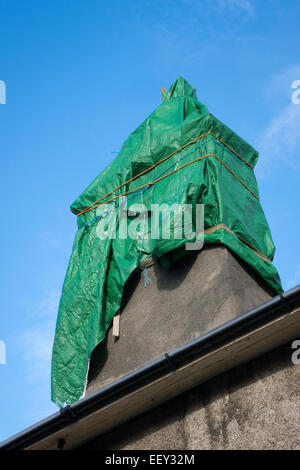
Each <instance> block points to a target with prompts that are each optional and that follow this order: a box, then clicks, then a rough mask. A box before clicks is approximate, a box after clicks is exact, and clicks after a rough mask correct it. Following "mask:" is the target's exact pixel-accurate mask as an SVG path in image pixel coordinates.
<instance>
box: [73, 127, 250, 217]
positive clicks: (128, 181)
mask: <svg viewBox="0 0 300 470" xmlns="http://www.w3.org/2000/svg"><path fill="white" fill-rule="evenodd" d="M206 135H212V136H213V137H215V138H216V139H217V140H218V141H219V142H221V143H222V144H223V145H225V147H227V148H228V149H229V150H230V151H231V152H232V153H233V154H234V155H236V156H237V157H238V158H239V159H240V160H242V161H243V162H244V163H246V165H248V166H249V167H250V168H251V169H252V170H253V167H252V166H251V165H250V163H248V162H247V161H246V160H245V159H244V158H243V157H241V156H240V155H239V154H238V153H237V152H235V151H234V150H233V149H232V148H231V147H229V145H227V144H226V143H225V142H223V140H221V139H220V138H219V137H217V136H216V135H215V134H213V133H212V132H206V133H205V134H202V135H200V136H199V137H196V139H193V140H191V141H190V142H188V143H187V144H185V145H183V146H182V147H180V148H179V149H177V150H175V151H174V152H172V153H170V154H169V155H167V156H166V157H165V158H163V159H162V160H160V161H159V162H157V163H155V164H154V165H152V166H150V167H149V168H147V169H146V170H144V171H142V172H141V173H139V174H138V175H136V176H134V177H133V178H131V179H129V180H127V181H125V183H122V184H121V185H120V186H118V187H117V188H115V189H113V190H112V191H110V192H109V193H107V194H105V196H102V197H101V198H100V199H98V200H97V201H95V202H93V204H91V205H90V206H88V207H86V208H85V209H83V210H82V211H80V212H78V214H77V216H79V215H81V214H84V213H85V212H89V210H92V209H93V206H94V205H95V204H97V203H98V202H100V201H102V199H105V198H106V197H108V196H110V195H111V194H112V193H114V192H115V191H117V190H118V189H120V188H122V187H123V186H125V184H128V183H130V182H131V181H134V180H135V179H137V178H138V177H139V176H142V175H144V174H145V173H148V171H150V170H152V169H153V168H155V167H156V166H158V165H160V164H161V163H163V162H165V161H166V160H168V159H169V158H170V157H172V156H173V155H175V153H177V152H179V151H180V150H182V149H184V148H186V147H188V146H189V145H191V144H193V143H194V142H196V141H197V140H199V139H202V138H203V137H205V136H206ZM145 186H147V185H145ZM142 187H143V186H142ZM107 202H108V201H107ZM96 207H98V206H96Z"/></svg>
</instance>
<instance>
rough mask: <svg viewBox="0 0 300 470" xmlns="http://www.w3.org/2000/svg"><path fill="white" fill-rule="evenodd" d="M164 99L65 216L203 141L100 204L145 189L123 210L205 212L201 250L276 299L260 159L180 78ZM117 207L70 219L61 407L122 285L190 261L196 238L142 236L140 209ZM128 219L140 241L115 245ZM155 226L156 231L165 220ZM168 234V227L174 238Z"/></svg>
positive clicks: (55, 372)
mask: <svg viewBox="0 0 300 470" xmlns="http://www.w3.org/2000/svg"><path fill="white" fill-rule="evenodd" d="M162 97H163V103H162V104H161V105H160V106H158V108H157V109H156V110H155V111H154V112H153V113H152V114H151V115H150V116H149V117H148V118H147V119H146V120H145V121H144V122H143V123H142V124H141V125H140V126H139V127H138V128H137V129H136V130H135V131H134V132H133V133H132V134H131V135H130V137H129V138H128V139H127V140H126V142H125V143H124V144H123V147H122V149H121V151H120V153H119V155H118V156H117V158H116V159H115V160H114V161H112V163H111V164H110V165H108V167H107V168H106V169H105V170H104V171H103V172H102V173H101V174H100V175H99V176H97V178H96V179H95V180H94V181H93V182H92V183H91V184H90V186H89V187H88V188H87V189H86V190H85V191H84V192H83V193H82V194H81V195H80V196H79V197H78V199H76V201H75V202H74V203H73V204H72V206H71V210H72V212H73V213H74V214H78V213H79V212H81V211H82V210H84V209H85V208H87V207H88V206H90V205H91V204H93V203H95V201H97V200H98V199H100V198H101V197H103V196H105V195H106V194H108V193H110V192H111V191H113V190H114V189H115V188H117V187H118V186H120V185H121V184H122V183H124V182H126V181H128V180H129V179H131V178H133V177H134V176H136V175H139V174H140V173H141V172H143V171H144V170H147V169H148V168H149V167H150V166H152V165H153V164H155V163H157V162H159V161H160V160H162V159H163V158H164V157H166V156H167V155H169V154H171V153H172V152H175V151H177V150H178V149H180V148H181V147H183V146H184V145H185V144H188V143H189V142H191V141H192V140H194V139H196V138H197V137H199V136H201V135H203V134H206V135H205V136H204V137H202V138H200V139H198V140H196V141H195V142H194V143H192V144H190V145H187V146H186V147H185V148H183V149H182V150H180V151H178V152H176V153H175V154H174V155H173V156H171V157H170V158H168V159H166V160H165V161H164V162H163V163H161V164H159V165H158V166H156V167H155V168H153V169H152V170H150V171H148V172H146V173H145V174H143V175H142V176H139V177H138V178H136V179H135V180H133V181H131V182H130V183H127V184H126V185H125V186H123V187H122V188H120V189H118V190H117V191H115V192H113V194H112V195H110V196H108V197H106V198H104V199H102V200H101V202H105V201H109V200H110V199H111V198H112V197H114V196H116V195H121V194H123V193H124V192H127V191H131V190H133V189H136V188H139V187H140V186H143V185H146V186H144V187H143V188H142V189H137V190H136V191H134V192H131V193H130V195H128V201H127V205H128V206H131V205H132V204H133V203H135V204H143V205H144V206H145V207H146V208H147V210H149V211H150V210H151V204H153V203H155V204H169V205H172V204H174V203H178V204H191V205H192V207H195V206H196V204H204V229H205V235H204V244H207V243H215V244H217V243H218V244H219V243H222V244H223V245H226V246H227V247H228V248H229V249H230V250H232V251H233V252H234V253H235V254H236V255H238V256H239V257H240V258H242V259H243V260H244V261H246V262H247V263H248V265H249V266H250V267H251V268H252V269H253V270H254V271H256V272H257V273H258V274H259V275H260V276H261V278H263V279H264V280H265V281H266V282H267V283H268V284H269V286H270V287H271V288H272V289H273V290H274V292H281V291H282V287H281V283H280V278H279V276H278V273H277V271H276V269H275V267H274V266H273V265H272V263H271V261H272V259H273V256H274V251H275V249H274V244H273V241H272V237H271V234H270V230H269V227H268V223H267V221H266V218H265V216H264V213H263V210H262V207H261V205H260V202H259V200H258V199H257V198H256V197H255V195H256V196H258V188H257V183H256V178H255V176H254V172H253V169H252V168H251V167H254V166H255V164H256V162H257V158H258V153H257V152H256V151H255V150H254V149H253V148H252V147H251V146H250V145H248V144H247V143H246V142H245V141H244V140H242V139H241V138H240V137H239V136H238V135H236V134H235V133H234V132H233V131H231V130H230V129H229V128H228V127H226V126H225V125H224V124H223V123H222V122H220V121H219V120H218V119H216V118H215V117H214V116H213V115H211V114H210V113H209V112H208V110H207V108H206V107H205V106H204V105H203V104H201V103H200V102H199V101H198V100H197V97H196V93H195V90H194V89H193V88H192V87H191V86H190V85H189V84H188V83H187V82H186V81H185V80H184V79H182V78H179V79H178V80H177V81H176V82H175V83H174V84H173V85H172V87H171V88H170V90H169V91H166V90H164V91H162ZM219 139H220V140H219ZM221 140H222V141H223V143H222V142H221ZM224 144H226V145H227V146H228V147H230V148H228V147H227V146H226V145H224ZM208 154H209V155H211V154H214V155H216V156H217V157H218V158H219V160H218V159H217V158H215V157H213V156H211V157H205V158H203V159H201V160H198V161H196V162H194V163H191V164H189V165H187V166H185V167H184V168H182V169H180V170H178V171H175V172H174V173H172V174H171V175H169V176H167V177H165V178H163V179H160V180H159V181H158V182H157V183H155V184H152V185H149V186H147V184H148V183H150V182H154V181H155V180H157V179H158V178H161V176H165V175H167V174H168V173H170V172H171V171H173V170H176V169H177V168H179V167H181V166H182V165H185V164H186V163H189V162H191V161H193V160H195V159H197V158H199V157H201V156H205V155H208ZM237 154H238V155H240V156H241V157H242V159H240V158H239V157H238V156H237ZM122 201H123V200H120V199H115V200H114V201H113V202H110V206H109V207H106V206H105V205H100V206H98V207H97V208H96V209H93V210H91V211H89V212H86V213H83V214H82V215H79V216H78V218H77V222H78V231H77V234H76V237H75V241H74V246H73V251H72V255H71V259H70V263H69V267H68V270H67V274H66V278H65V281H64V286H63V291H62V296H61V300H60V305H59V312H58V318H57V326H56V335H55V341H54V346H53V357H52V400H53V401H54V402H55V403H57V404H58V405H59V406H63V405H65V404H69V403H72V402H74V401H75V400H77V399H79V398H80V397H81V396H82V394H83V392H84V387H85V382H86V376H87V370H88V362H89V358H90V356H91V353H92V351H93V349H94V348H95V347H96V346H97V345H98V344H99V342H100V341H102V340H103V338H104V336H105V333H106V331H107V329H108V327H109V325H110V323H111V321H112V318H113V316H114V315H115V313H116V312H117V311H118V310H119V308H120V304H121V299H122V294H123V288H124V284H125V282H126V280H127V279H128V277H129V276H130V274H131V273H132V272H133V271H134V270H135V269H136V268H138V267H139V265H140V263H141V262H143V261H145V260H147V258H149V257H152V258H154V259H159V262H160V263H161V264H162V266H164V267H166V268H167V267H168V266H171V265H172V263H173V262H174V261H176V260H177V259H179V258H180V257H182V256H185V255H186V254H187V253H189V252H188V251H186V250H185V244H186V242H191V241H195V240H197V237H198V236H197V235H195V237H194V239H192V240H190V239H188V238H187V237H186V238H185V236H183V238H181V239H176V238H174V236H173V237H172V236H171V238H170V239H163V238H162V237H160V238H159V239H151V238H149V237H148V238H147V232H148V228H149V227H148V226H147V225H146V218H145V214H146V213H145V211H144V210H142V208H141V210H140V212H141V213H142V212H143V213H144V215H141V216H140V217H136V219H135V218H134V217H132V216H130V213H128V212H124V213H125V214H126V217H125V218H124V217H123V216H122V214H123V212H122V211H121V210H120V209H121V207H122V204H124V203H123V202H122ZM136 212H137V213H138V212H139V211H138V209H136ZM134 220H136V224H137V226H136V232H137V233H138V236H137V237H136V238H134V239H133V238H132V237H128V238H127V239H122V238H121V237H120V231H121V229H122V230H123V228H124V223H125V224H128V226H129V224H130V223H131V224H132V223H133V221H134ZM121 222H122V223H121ZM160 223H161V225H162V226H163V225H164V214H162V215H161V219H160ZM138 225H140V226H139V227H138ZM176 230H178V226H176V223H175V219H174V223H173V225H172V224H171V232H172V234H174V233H175V231H176ZM103 231H107V233H110V235H113V234H115V238H113V237H112V236H110V237H109V236H107V237H102V236H100V235H99V234H101V233H103ZM145 289H146V287H145ZM141 308H142V305H141ZM153 341H155V338H153Z"/></svg>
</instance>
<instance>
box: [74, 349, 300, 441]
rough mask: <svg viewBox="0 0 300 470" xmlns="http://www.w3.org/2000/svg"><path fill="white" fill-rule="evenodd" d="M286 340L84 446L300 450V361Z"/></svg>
mask: <svg viewBox="0 0 300 470" xmlns="http://www.w3.org/2000/svg"><path fill="white" fill-rule="evenodd" d="M292 351H293V350H292V349H291V345H290V344H287V345H285V346H283V347H280V348H278V349H276V350H274V351H271V352H269V353H267V354H265V355H263V356H261V357H259V358H257V359H254V360H252V361H251V362H249V363H247V364H243V365H241V366H238V367H236V368H235V369H232V370H230V371H228V372H226V373H223V374H222V375H220V376H218V377H216V378H214V379H212V380H210V381H209V382H206V383H204V384H201V385H199V386H198V387H196V388H194V389H192V390H190V391H188V392H186V393H184V394H182V395H180V396H178V397H176V398H174V399H172V400H170V401H169V402H167V403H164V404H163V405H161V406H159V407H157V408H155V409H153V410H151V411H150V412H147V413H145V414H143V415H141V416H139V417H137V418H135V419H134V420H132V421H130V422H128V423H126V424H123V425H121V426H119V427H118V428H116V429H115V430H113V431H111V432H109V433H107V434H105V435H103V436H99V437H98V438H97V439H95V440H93V441H91V442H89V443H88V444H86V445H85V446H84V447H83V448H84V449H107V450H110V449H111V450H121V449H127V450H135V449H136V450H139V449H146V450H147V449H150V450H157V449H158V450H162V449H163V450H172V449H181V450H189V449H190V450H195V449H225V450H229V449H251V450H252V449H258V450H259V449H270V450H273V449H289V450H296V449H297V450H299V449H300V429H299V423H300V400H299V398H300V396H299V395H300V387H299V383H300V365H293V364H292V362H291V354H292Z"/></svg>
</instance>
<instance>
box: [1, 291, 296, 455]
mask: <svg viewBox="0 0 300 470" xmlns="http://www.w3.org/2000/svg"><path fill="white" fill-rule="evenodd" d="M298 307H300V285H299V286H296V287H294V288H293V289H290V290H288V291H286V292H284V293H283V294H280V295H277V296H276V297H273V298H272V299H270V300H268V301H267V302H265V303H263V304H261V305H259V306H258V307H255V308H253V309H251V310H249V311H248V312H246V313H243V314H241V315H239V316H237V317H235V318H234V319H232V320H230V321H228V322H226V323H224V324H222V325H220V326H219V327H217V328H214V329H213V330H211V331H209V332H208V333H205V334H204V335H201V336H199V337H198V338H195V339H194V340H192V341H189V342H188V343H185V344H183V345H182V346H180V347H178V348H176V349H173V350H172V351H170V352H169V353H166V354H165V355H163V356H161V357H159V358H158V359H156V360H154V361H151V362H149V363H147V364H145V365H144V366H142V367H140V368H138V369H137V370H135V371H133V372H131V373H129V374H127V375H125V376H123V377H121V378H120V379H118V380H116V381H114V382H112V383H110V384H109V385H107V386H105V387H103V388H101V389H99V390H98V391H96V392H94V393H93V394H91V395H89V396H87V397H84V398H82V399H80V400H78V401H76V402H75V403H72V404H71V405H68V406H66V407H64V408H62V409H61V410H60V411H58V412H56V413H54V414H52V415H50V416H49V417H47V418H45V419H44V420H42V421H39V422H38V423H36V424H34V425H33V426H31V427H29V428H27V429H25V430H24V431H21V432H20V433H18V434H16V435H14V436H12V437H11V438H9V439H7V440H5V441H3V442H2V443H0V449H1V450H20V449H24V448H26V447H29V446H30V445H32V444H35V443H37V442H39V441H40V440H42V439H44V438H46V437H49V436H51V435H52V434H54V433H56V432H57V431H60V430H61V429H64V428H66V427H67V426H69V425H70V424H72V422H77V421H80V420H81V419H82V418H85V417H87V416H89V415H91V414H92V413H94V412H95V411H99V410H100V409H102V408H104V407H105V406H107V405H108V404H110V403H113V402H115V401H117V400H119V399H120V398H121V397H124V396H126V395H128V394H129V393H132V392H133V391H136V390H138V389H139V388H141V387H144V386H145V385H146V384H149V383H151V382H153V381H154V380H157V379H158V378H161V377H163V376H165V375H167V374H169V373H170V371H172V370H174V369H177V368H179V367H182V366H184V365H186V364H188V363H190V362H192V361H194V360H195V359H199V358H200V357H202V356H204V355H205V354H207V353H209V352H212V351H213V350H215V349H216V348H218V347H221V346H222V345H224V344H226V343H228V342H229V341H232V340H234V339H237V338H239V337H240V336H242V335H244V334H247V333H248V332H249V331H251V330H253V329H255V328H257V327H260V326H263V325H265V324H267V323H268V322H270V321H272V320H274V319H276V318H278V317H279V316H281V315H284V314H288V313H290V312H292V311H293V310H294V309H296V308H298Z"/></svg>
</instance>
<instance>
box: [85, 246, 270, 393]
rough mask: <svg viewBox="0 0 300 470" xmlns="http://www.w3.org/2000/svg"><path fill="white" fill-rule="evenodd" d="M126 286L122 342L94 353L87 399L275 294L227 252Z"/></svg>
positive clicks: (220, 249)
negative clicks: (146, 283)
mask: <svg viewBox="0 0 300 470" xmlns="http://www.w3.org/2000/svg"><path fill="white" fill-rule="evenodd" d="M148 274H149V278H150V279H151V283H150V284H149V285H148V286H147V287H144V274H143V273H140V274H136V275H134V276H132V277H131V279H130V280H129V282H128V283H127V285H126V286H125V296H124V302H123V309H122V313H121V317H120V338H119V340H118V341H115V339H114V338H113V336H112V334H111V331H109V332H108V335H107V338H106V340H105V341H103V342H102V343H101V344H100V345H99V346H98V347H97V348H96V349H95V351H94V353H93V355H92V357H91V362H90V370H89V377H88V387H87V395H88V394H90V393H92V392H94V391H96V390H98V389H99V388H100V387H102V386H104V385H106V384H108V383H110V382H112V381H113V380H115V379H117V378H119V377H121V376H122V375H125V374H127V373H129V372H131V371H133V370H135V369H136V368H138V367H140V366H142V365H144V364H145V363H147V362H149V361H151V360H153V359H155V358H157V357H159V356H161V355H163V354H165V353H166V352H168V351H170V350H172V349H173V348H175V347H178V346H181V345H182V344H184V343H186V342H188V341H190V340H192V339H193V338H195V337H197V336H200V335H201V334H203V333H206V332H207V331H209V330H211V329H212V328H215V327H216V326H219V325H221V324H222V323H224V322H226V321H228V320H231V319H232V318H234V317H236V316H237V315H239V314H241V313H244V312H246V311H247V310H249V309H251V308H253V307H255V306H257V305H260V304H261V303H263V302H265V301H266V300H268V299H269V298H270V297H271V296H272V293H271V292H270V291H269V290H268V289H267V287H266V286H265V285H264V284H263V282H262V281H261V280H259V279H258V277H256V276H255V275H254V274H253V272H251V270H250V269H249V267H248V266H247V265H246V264H245V263H243V262H241V260H239V259H237V258H236V257H235V256H233V255H232V254H231V253H230V251H229V250H227V248H225V247H224V246H221V245H220V246H208V247H206V248H205V249H203V250H202V251H200V252H199V253H198V254H195V253H193V254H189V255H188V256H187V257H186V258H184V259H182V260H181V261H179V262H178V263H177V264H176V266H174V267H173V268H172V269H163V268H161V267H160V266H159V264H155V265H153V266H152V267H150V268H148Z"/></svg>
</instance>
